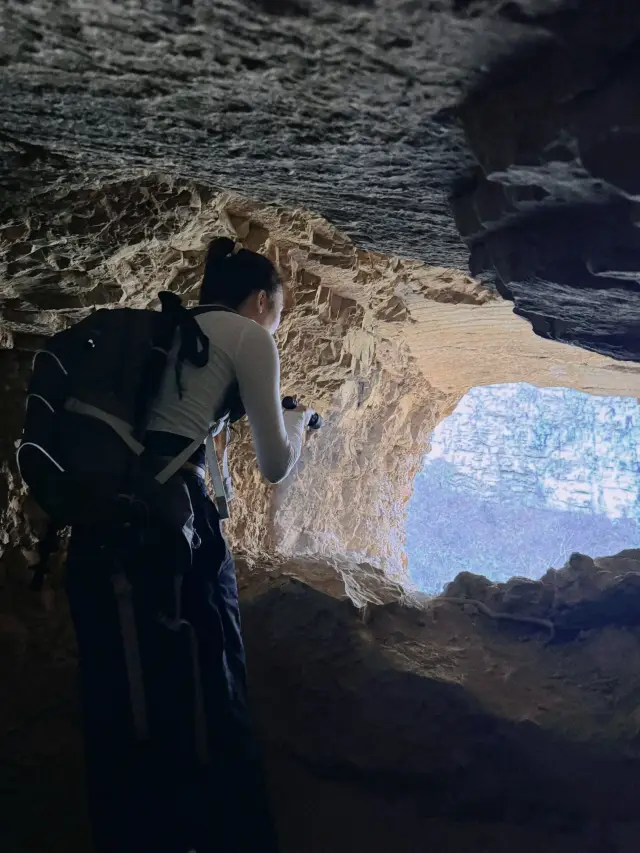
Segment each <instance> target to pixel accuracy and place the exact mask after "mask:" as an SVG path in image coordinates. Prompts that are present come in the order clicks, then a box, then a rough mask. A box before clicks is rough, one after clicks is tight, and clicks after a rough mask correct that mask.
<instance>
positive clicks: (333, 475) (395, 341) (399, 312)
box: [0, 175, 640, 579]
mask: <svg viewBox="0 0 640 853" xmlns="http://www.w3.org/2000/svg"><path fill="white" fill-rule="evenodd" d="M220 233H226V234H230V235H232V236H233V237H235V238H236V239H238V240H239V241H241V242H242V243H243V244H244V245H246V246H248V247H249V248H252V249H256V250H260V251H263V252H265V253H266V254H268V255H269V256H270V257H271V258H272V259H273V260H274V262H276V263H277V265H278V267H279V269H280V272H281V275H282V277H283V280H284V281H285V284H286V288H287V297H286V302H287V311H286V314H285V319H284V322H283V324H282V328H281V330H280V333H279V345H280V349H281V352H282V374H283V393H291V392H294V393H298V394H299V395H300V396H301V397H302V398H303V399H305V400H307V401H308V402H309V404H311V405H315V406H316V407H318V408H319V409H320V410H321V411H322V413H323V415H325V416H326V418H327V426H326V428H325V429H324V430H322V431H321V432H320V433H319V434H317V435H315V436H313V439H312V440H310V441H309V443H308V447H307V450H306V452H305V457H304V460H303V465H302V466H301V467H300V468H299V470H298V471H297V472H296V474H295V475H294V476H292V477H291V478H290V479H289V480H288V481H287V482H286V483H285V484H283V485H282V486H281V487H279V488H278V489H276V490H273V489H270V488H269V487H268V486H266V484H264V482H263V481H262V479H261V477H260V476H259V474H258V472H257V470H256V466H255V461H254V457H253V453H252V451H251V447H250V439H249V434H248V430H247V429H246V427H245V428H241V430H240V435H239V436H238V437H237V438H236V439H235V441H234V444H233V445H232V448H231V464H232V469H233V472H234V480H235V487H236V493H237V500H236V502H235V505H234V508H233V521H232V525H231V527H230V530H229V533H230V535H231V537H232V540H233V542H234V544H236V545H238V546H240V547H241V548H242V550H243V551H244V552H245V553H247V554H249V555H251V556H253V557H254V558H255V559H264V558H265V554H270V553H273V552H274V550H279V551H281V552H282V553H284V554H288V555H293V554H307V555H311V554H321V555H323V556H325V557H327V556H328V557H333V556H336V555H340V556H344V555H350V556H351V557H352V558H353V559H356V560H364V561H369V562H373V563H375V564H376V565H382V566H385V568H387V569H388V570H390V571H392V572H394V573H395V575H396V577H397V578H402V577H404V578H405V579H406V569H405V567H404V509H405V506H406V502H407V500H408V498H409V495H410V492H411V486H412V483H413V479H414V476H415V474H416V472H417V471H418V470H419V468H420V467H421V465H422V459H423V456H424V453H425V452H426V450H427V447H428V442H429V435H430V433H431V431H432V430H433V428H434V427H435V425H436V424H437V423H438V422H439V421H440V420H441V419H442V417H444V416H445V415H446V414H448V413H450V411H451V410H452V409H453V407H454V406H455V404H456V403H457V401H458V400H459V399H460V397H461V396H462V395H463V394H464V393H465V392H466V391H467V390H468V389H469V388H470V387H472V386H476V385H489V384H496V383H505V382H517V381H528V382H532V383H535V384H537V385H541V386H548V385H551V386H558V385H563V386H565V387H574V388H577V389H580V390H584V391H589V392H592V393H599V394H617V395H619V394H629V395H635V396H640V367H638V366H637V365H635V364H628V365H621V364H619V363H617V362H615V361H613V360H612V359H607V358H605V357H603V356H600V355H597V354H594V353H589V352H586V351H585V350H581V349H578V348H569V347H566V346H562V345H560V344H557V343H554V342H550V341H544V340H541V339H540V338H536V337H534V336H533V335H531V334H530V331H529V329H528V327H527V325H526V324H525V323H524V322H523V321H522V320H520V319H518V318H516V317H514V315H513V314H512V313H511V312H510V310H509V308H508V306H506V305H505V304H504V303H503V302H501V301H500V300H499V299H498V298H497V297H496V296H495V294H493V293H492V292H491V291H490V290H488V289H486V288H484V287H482V286H480V285H478V284H477V283H475V282H474V281H473V280H472V279H470V278H468V277H467V276H465V275H463V274H462V273H459V272H457V271H455V270H449V269H446V268H440V267H436V268H433V267H428V266H425V265H423V264H421V263H419V262H416V261H407V260H400V259H398V258H393V257H387V256H384V255H381V254H379V253H375V252H370V251H365V250H362V249H358V248H357V247H356V246H355V245H354V244H353V243H352V242H351V241H350V240H349V239H348V238H347V237H346V236H345V235H344V234H342V233H341V232H339V231H337V230H336V229H335V228H333V227H332V226H331V225H329V224H328V223H327V222H326V221H325V220H323V219H321V218H320V217H317V216H313V215H310V214H308V213H305V212H302V211H290V210H286V209H283V208H278V207H269V206H265V205H260V204H257V203H255V202H251V201H248V200H247V199H244V198H243V197H240V196H234V195H230V194H228V193H213V192H212V191H211V190H210V189H208V188H206V187H203V186H201V185H199V184H195V183H193V182H191V181H187V180H177V179H175V178H167V177H163V176H157V175H147V176H146V177H144V178H140V179H136V180H134V179H128V180H125V179H122V178H114V177H111V178H108V177H105V178H103V179H102V180H101V181H96V182H95V183H94V184H92V185H91V186H89V187H87V186H83V185H82V182H81V183H80V184H79V185H78V186H75V185H73V184H61V185H59V186H58V185H56V186H53V187H50V188H48V189H47V190H46V191H44V190H43V191H42V192H40V193H39V194H35V195H33V196H31V197H25V199H23V200H22V202H20V203H16V205H15V206H14V218H12V219H10V220H8V221H6V222H5V223H4V225H3V226H1V227H0V264H2V265H3V269H4V276H3V277H2V278H1V279H0V300H1V301H0V312H1V313H0V317H1V319H0V328H1V329H3V330H4V331H5V346H6V347H9V346H10V347H12V349H7V350H4V351H3V353H2V354H3V358H5V362H6V365H7V366H6V370H7V372H8V373H7V379H6V382H7V383H8V385H9V386H10V387H11V388H14V387H15V390H14V392H13V393H14V394H15V400H16V406H17V401H18V400H19V399H20V394H21V393H22V387H23V386H22V385H20V384H19V383H18V385H15V383H16V382H17V381H18V377H17V376H16V379H12V378H11V377H12V371H15V368H14V364H16V363H17V362H16V359H18V361H19V362H20V363H21V364H23V370H25V369H27V368H28V359H29V356H28V352H29V351H30V350H32V349H34V348H37V346H38V342H39V341H40V340H41V339H42V336H43V335H48V334H51V333H53V332H55V331H56V330H58V329H60V328H63V327H64V326H65V325H66V324H68V323H70V322H73V321H74V320H75V319H77V318H79V317H81V316H83V315H84V314H85V313H86V312H87V311H89V310H91V308H92V307H95V306H100V305H117V304H128V305H137V306H146V305H153V304H154V300H155V298H156V294H157V292H158V291H159V290H161V289H163V288H164V289H170V290H173V291H176V292H178V293H180V294H181V295H183V296H184V297H185V298H186V299H187V300H188V299H190V298H193V297H194V296H195V294H196V289H197V287H198V284H199V280H200V276H201V274H202V262H203V258H204V250H205V247H206V244H207V242H208V240H209V239H210V238H211V237H212V236H214V235H216V234H220ZM22 353H23V354H24V355H20V354H22ZM505 353H509V356H508V358H505ZM23 381H24V378H23V377H22V378H20V382H23ZM7 417H8V419H9V420H8V423H7V427H6V431H5V439H4V440H5V441H6V448H7V450H6V453H5V456H4V458H5V459H6V460H7V463H8V464H9V468H7V473H6V475H5V478H9V477H14V476H15V472H13V473H12V469H11V463H10V459H11V456H12V446H13V442H14V441H15V440H16V439H17V438H18V435H19V429H20V415H19V409H18V408H15V409H14V408H12V409H11V411H10V412H7ZM6 482H8V480H6ZM6 488H7V493H9V491H11V494H12V495H15V494H17V493H16V492H15V488H14V483H13V481H12V482H11V483H10V484H8V485H7V487H6ZM12 500H13V497H12ZM19 506H20V504H19V502H18V503H15V504H12V507H13V509H12V510H11V512H12V513H13V515H12V518H13V521H12V522H11V524H10V525H9V526H8V527H6V528H5V538H6V539H8V540H10V542H11V543H12V544H14V545H16V544H19V543H18V539H19V538H20V537H19V536H18V535H17V526H16V524H17V522H16V517H17V516H16V513H17V510H18V508H19ZM11 530H14V531H15V533H12V532H11Z"/></svg>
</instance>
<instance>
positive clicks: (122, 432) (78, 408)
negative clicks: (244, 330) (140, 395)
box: [64, 397, 193, 456]
mask: <svg viewBox="0 0 640 853" xmlns="http://www.w3.org/2000/svg"><path fill="white" fill-rule="evenodd" d="M64 407H65V409H66V410H67V411H68V412H73V413H74V414H76V415H88V416H89V417H90V418H95V419H96V420H98V421H102V422H103V423H105V424H107V425H108V426H110V427H111V429H112V430H113V431H114V432H116V433H117V434H118V435H119V436H120V438H121V439H122V440H123V441H124V443H125V444H126V445H127V447H128V448H129V449H130V450H131V451H132V452H133V453H135V454H136V456H141V455H142V454H143V453H144V444H140V442H139V441H136V439H135V438H134V437H133V435H132V431H133V427H132V426H131V424H128V423H127V422H126V421H123V420H122V418H118V417H116V415H112V414H111V413H110V412H105V411H104V409H99V408H98V407H97V406H91V405H90V404H89V403H82V402H81V401H80V400H76V399H75V397H70V398H69V399H68V400H67V402H66V403H65V404H64ZM192 452H193V451H192Z"/></svg>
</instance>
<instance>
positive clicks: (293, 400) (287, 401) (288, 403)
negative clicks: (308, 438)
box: [282, 397, 324, 429]
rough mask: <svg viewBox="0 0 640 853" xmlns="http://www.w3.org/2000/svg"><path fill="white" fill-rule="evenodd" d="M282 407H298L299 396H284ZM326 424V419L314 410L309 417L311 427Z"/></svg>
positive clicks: (318, 427) (316, 427) (314, 427)
mask: <svg viewBox="0 0 640 853" xmlns="http://www.w3.org/2000/svg"><path fill="white" fill-rule="evenodd" d="M282 408H283V409H289V410H290V411H291V410H292V409H297V408H298V398H297V397H283V398H282ZM323 425H324V420H323V419H322V418H321V417H320V415H319V414H318V413H317V412H314V413H313V414H312V415H311V417H310V418H309V429H320V427H321V426H323Z"/></svg>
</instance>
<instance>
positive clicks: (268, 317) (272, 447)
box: [68, 238, 312, 853]
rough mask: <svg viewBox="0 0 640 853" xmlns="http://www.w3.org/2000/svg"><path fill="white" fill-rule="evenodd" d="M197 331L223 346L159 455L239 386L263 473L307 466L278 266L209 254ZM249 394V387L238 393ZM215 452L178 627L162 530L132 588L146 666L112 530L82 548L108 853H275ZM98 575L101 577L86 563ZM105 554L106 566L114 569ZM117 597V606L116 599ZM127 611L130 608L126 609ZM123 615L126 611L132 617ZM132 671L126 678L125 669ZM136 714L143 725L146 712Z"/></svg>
mask: <svg viewBox="0 0 640 853" xmlns="http://www.w3.org/2000/svg"><path fill="white" fill-rule="evenodd" d="M200 306H201V307H200V308H199V309H196V311H195V312H194V313H195V319H196V322H197V324H198V326H199V328H200V330H201V331H202V332H203V333H204V334H205V335H206V337H207V338H208V340H209V359H208V363H207V364H206V366H205V367H194V366H193V365H192V364H190V363H189V362H188V361H184V362H182V360H181V357H180V353H181V341H180V340H177V341H176V342H175V344H174V347H173V349H172V351H171V353H170V356H169V365H168V369H167V370H166V373H165V376H164V378H163V384H162V387H161V391H160V394H159V395H158V398H157V400H156V402H155V404H154V407H153V410H152V414H151V418H150V423H149V429H148V433H147V438H146V440H145V445H146V447H147V449H148V450H149V451H150V452H151V453H153V454H155V455H157V456H162V457H167V458H169V457H175V456H177V455H178V454H179V453H180V452H181V451H183V450H184V449H185V448H186V447H187V446H188V445H189V444H191V443H193V441H194V440H195V439H198V437H201V436H202V435H203V434H204V432H205V431H206V430H207V428H209V427H211V426H212V425H213V423H214V421H215V420H216V418H217V417H218V416H219V415H220V414H221V413H223V412H224V408H225V405H226V403H227V402H228V400H229V391H230V389H233V388H234V387H237V391H238V393H239V397H240V399H241V403H242V406H243V408H244V409H245V411H246V413H247V415H248V419H249V424H250V427H251V432H252V436H253V443H254V447H255V452H256V456H257V461H258V466H259V468H260V470H261V471H262V473H263V475H264V476H265V477H266V478H267V480H269V481H270V482H272V483H277V482H279V481H280V480H282V479H284V478H285V477H286V476H287V475H288V474H289V472H290V471H291V469H292V468H293V467H294V465H295V464H296V462H297V460H298V457H299V456H300V451H301V448H302V442H303V434H304V430H305V427H306V426H307V425H308V422H309V418H310V417H311V414H312V413H311V411H310V410H307V409H305V408H303V407H300V406H299V407H298V408H297V409H295V410H292V411H288V410H287V411H283V409H282V406H281V401H280V366H279V359H278V352H277V349H276V345H275V342H274V339H273V335H274V333H275V331H276V329H277V328H278V325H279V323H280V316H281V313H282V308H283V291H282V285H281V283H280V282H279V280H278V277H277V275H276V272H275V270H274V267H273V265H272V264H271V262H270V261H269V260H268V259H267V258H265V257H263V256H261V255H258V254H256V253H254V252H250V251H248V250H246V249H240V250H239V251H236V246H235V244H234V243H233V241H232V240H228V239H226V238H220V239H217V240H214V241H213V243H212V244H211V245H210V247H209V252H208V255H207V261H206V266H205V273H204V279H203V282H202V286H201V290H200ZM236 383H237V385H236ZM204 455H205V452H204V446H202V447H199V448H198V449H197V450H196V451H195V453H194V454H193V455H192V457H191V458H190V460H189V462H188V463H186V464H185V466H184V468H183V469H182V470H181V472H180V476H182V477H183V478H184V480H185V482H186V485H187V488H188V491H189V494H190V497H191V502H192V506H193V510H194V527H195V532H196V539H197V540H198V542H199V544H198V546H197V547H196V548H195V549H194V551H193V559H192V564H191V566H190V567H189V568H188V569H187V570H186V571H185V573H184V576H183V579H182V588H181V616H182V620H183V622H182V623H180V625H179V627H178V630H176V626H175V625H174V626H173V627H172V628H171V627H167V626H166V625H162V624H160V622H159V621H158V619H157V610H155V611H154V609H153V607H151V606H150V603H149V602H150V601H151V600H152V599H153V595H154V590H155V588H156V587H157V584H156V583H155V581H154V579H157V578H158V577H160V576H161V575H162V573H163V571H164V570H165V569H169V570H170V569H171V567H170V566H167V563H169V562H170V561H171V558H170V556H169V555H170V554H171V548H170V547H168V544H167V542H166V540H165V536H164V533H163V531H162V530H159V529H156V530H155V531H154V533H153V535H152V536H150V537H148V538H149V540H150V541H149V542H148V544H147V545H145V548H144V551H143V553H142V555H140V556H139V557H137V558H136V559H137V560H138V561H139V565H138V564H137V565H136V572H137V577H139V578H141V580H139V581H136V580H134V581H133V593H132V595H133V601H134V604H135V624H136V628H137V635H138V636H137V644H138V647H139V660H138V659H137V658H136V659H135V660H133V664H132V661H131V659H130V658H127V657H126V650H123V645H124V646H125V647H126V643H124V644H123V633H125V634H126V633H127V631H126V630H124V629H123V627H122V626H123V624H124V623H123V622H122V619H120V620H119V619H118V610H117V607H118V603H117V601H114V590H113V588H112V580H113V566H112V565H110V558H109V545H108V541H109V536H110V535H112V533H111V534H110V533H109V532H108V531H106V532H105V533H104V542H103V545H102V548H101V549H100V548H98V549H97V550H96V548H95V544H96V543H95V531H94V534H93V537H94V538H93V542H92V547H93V550H88V549H89V543H87V542H86V541H85V542H83V537H82V535H81V534H80V535H76V534H75V532H74V537H73V540H72V544H71V548H70V553H69V560H68V589H69V598H70V602H71V609H72V615H73V619H74V623H75V627H76V632H77V636H78V647H79V656H80V673H81V682H82V692H83V701H84V717H85V734H86V753H87V775H88V782H89V795H90V802H91V811H92V819H93V824H94V831H95V836H96V847H97V850H98V853H115V851H118V853H147V851H148V853H188V851H189V850H196V851H197V853H213V851H214V850H215V851H216V853H254V851H255V853H258V851H259V853H274V851H276V850H277V842H276V838H275V832H274V830H273V826H272V823H271V818H270V814H269V807H268V801H267V799H268V798H267V795H266V791H265V788H264V783H263V779H262V772H261V769H260V762H259V758H258V755H257V750H256V747H255V745H254V742H253V738H252V735H251V725H250V720H249V713H248V708H247V698H246V680H245V660H244V649H243V643H242V635H241V630H240V618H239V610H238V592H237V585H236V579H235V571H234V565H233V560H232V558H231V556H230V554H229V551H228V549H227V547H226V544H225V541H224V539H223V537H222V534H221V531H220V519H219V516H218V513H217V510H216V507H215V505H214V503H212V501H211V500H210V498H209V495H208V493H207V489H206V487H205V483H204V478H203V475H202V471H203V468H204ZM89 553H91V554H92V559H93V562H94V571H93V572H87V571H86V565H87V558H88V554H89ZM101 554H102V556H101ZM115 598H116V599H117V598H118V595H117V590H116V592H115ZM118 600H119V599H118ZM120 616H122V613H120ZM132 665H133V668H134V669H135V668H136V667H137V668H138V669H139V670H140V671H141V679H140V680H141V682H142V683H143V684H144V690H143V691H142V692H141V693H140V695H139V696H138V697H137V698H138V701H139V703H141V704H143V705H144V706H145V708H144V709H145V720H146V722H148V729H149V735H148V737H145V738H144V739H142V741H141V740H140V739H136V731H135V725H134V724H133V722H132V704H133V702H134V699H135V696H134V688H133V687H132V682H131V669H132ZM127 668H128V669H127ZM134 716H135V714H134Z"/></svg>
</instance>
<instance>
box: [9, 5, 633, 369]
mask: <svg viewBox="0 0 640 853" xmlns="http://www.w3.org/2000/svg"><path fill="white" fill-rule="evenodd" d="M0 24H1V26H2V30H3V33H4V34H5V39H4V40H3V43H2V46H1V47H0V63H1V64H2V69H3V86H2V90H1V91H0V124H1V126H2V127H3V130H2V133H1V134H0V180H1V181H2V183H3V184H4V186H5V187H6V188H7V189H9V190H10V191H11V192H12V194H13V199H12V200H10V203H11V204H14V203H15V199H16V198H17V197H19V196H20V195H24V194H25V193H26V194H27V195H28V194H29V193H37V192H38V191H39V190H41V189H42V188H43V187H47V186H50V185H51V184H52V183H53V184H55V183H56V182H61V183H62V184H70V183H73V182H74V180H75V181H78V182H79V184H81V185H83V186H84V187H85V188H90V187H92V186H93V185H94V184H95V182H96V181H99V180H100V179H103V178H104V175H105V172H108V171H111V172H113V171H114V170H117V171H118V173H119V175H120V177H125V178H126V177H130V176H131V175H133V174H139V169H140V168H141V167H143V168H146V169H152V170H153V171H156V172H158V171H163V172H168V173H171V174H173V175H180V176H182V177H188V178H190V179H193V180H195V181H197V182H199V183H200V184H205V185H207V186H208V187H210V188H211V189H214V188H216V189H220V188H223V189H225V190H230V189H232V190H236V191H240V192H242V193H243V194H245V195H248V196H250V197H253V198H257V199H261V200H263V201H269V200H271V201H277V202H279V203H284V204H287V205H289V206H291V205H294V206H295V205H301V204H303V205H304V207H305V208H306V209H309V210H313V211H318V212H319V213H320V214H321V215H323V216H324V217H326V218H328V219H329V220H330V221H332V222H333V223H335V224H336V225H338V226H339V227H340V228H341V229H342V230H343V231H344V232H345V233H347V234H349V235H350V236H351V237H352V238H353V239H354V240H355V242H356V243H357V244H358V245H359V246H361V247H364V248H367V249H374V250H377V251H383V252H385V253H387V254H399V255H401V256H404V257H413V258H418V259H421V260H423V261H426V262H429V263H431V264H438V265H440V266H446V267H457V268H464V267H465V265H466V261H467V252H466V250H465V248H464V246H463V244H462V242H461V241H460V239H459V237H458V235H457V233H456V228H455V225H454V222H453V219H452V217H451V214H450V210H449V205H448V201H447V198H448V196H449V195H450V194H451V193H452V192H453V195H454V211H455V223H456V224H457V227H458V229H459V231H460V233H461V234H462V235H463V237H464V238H465V240H466V241H467V243H468V245H469V248H470V251H471V271H472V273H473V274H474V275H479V276H482V277H483V279H484V280H486V281H487V282H488V283H490V284H491V286H492V287H494V288H496V289H497V291H498V292H499V293H500V294H501V295H502V296H504V297H506V298H507V299H511V300H513V301H514V303H515V309H516V311H517V313H519V314H521V315H522V316H524V317H526V318H528V319H529V320H530V322H531V323H532V325H533V328H534V330H535V331H536V333H537V334H539V335H542V336H543V337H546V338H551V339H557V340H561V341H567V342H570V343H576V344H579V345H580V346H584V347H587V348H588V349H592V350H595V351H598V352H602V353H606V354H610V355H613V356H615V357H616V358H622V359H637V358H638V357H639V356H640V352H639V351H638V344H637V340H638V321H637V314H638V302H637V299H638V296H637V279H638V276H639V270H640V266H639V262H638V257H639V254H640V243H639V242H638V240H639V239H640V238H639V237H638V230H637V228H636V227H635V222H636V219H637V210H636V207H637V196H638V193H639V191H640V190H639V187H640V183H639V178H638V167H637V162H636V161H637V158H636V157H635V147H636V146H635V143H636V141H637V138H638V133H639V132H640V124H639V119H638V110H637V98H636V97H635V92H636V89H637V83H638V67H639V66H638V58H637V57H638V51H637V49H635V48H636V47H637V43H638V40H639V39H640V16H639V15H638V14H637V9H636V4H635V2H634V0H614V2H613V3H610V4H608V5H606V4H605V5H603V3H602V2H601V0H581V2H580V3H574V2H570V0H519V1H518V2H498V3H496V2H490V0H431V2H425V3H412V2H405V0H379V2H374V0H370V2H369V0H366V2H365V0H362V1H361V0H342V2H333V3H328V4H327V3H323V2H318V0H226V2H224V3H217V4H213V3H209V2H206V0H196V2H189V3H178V4H176V3H172V2H157V3H149V2H146V0H134V2H129V3H127V4H124V5H123V4H116V3H110V4H105V3H103V2H101V0H81V1H80V2H65V3H52V2H49V0H30V2H28V3H24V2H20V0H7V2H5V3H4V4H3V6H2V9H1V10H0ZM143 183H144V182H143ZM140 207H141V208H142V207H144V201H143V200H140ZM103 215H107V216H108V215H109V214H108V213H107V214H104V211H103ZM148 215H149V220H153V216H154V214H153V212H151V211H149V214H148ZM100 222H101V219H100V214H98V218H97V219H95V220H93V221H92V224H91V227H92V228H93V229H94V230H99V227H100ZM82 224H87V223H81V222H78V221H76V222H75V223H72V228H75V229H77V228H78V227H79V226H80V225H82ZM149 227H151V226H149ZM34 260H35V259H34ZM55 279H56V276H55V274H54V273H53V272H51V274H50V275H49V277H48V280H49V282H50V283H51V284H53V283H54V281H55ZM49 289H51V288H49ZM64 290H65V293H66V295H67V298H68V299H69V302H70V304H73V303H74V295H75V288H74V285H73V282H72V281H70V280H69V277H66V282H65V286H64ZM45 301H46V300H45Z"/></svg>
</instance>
